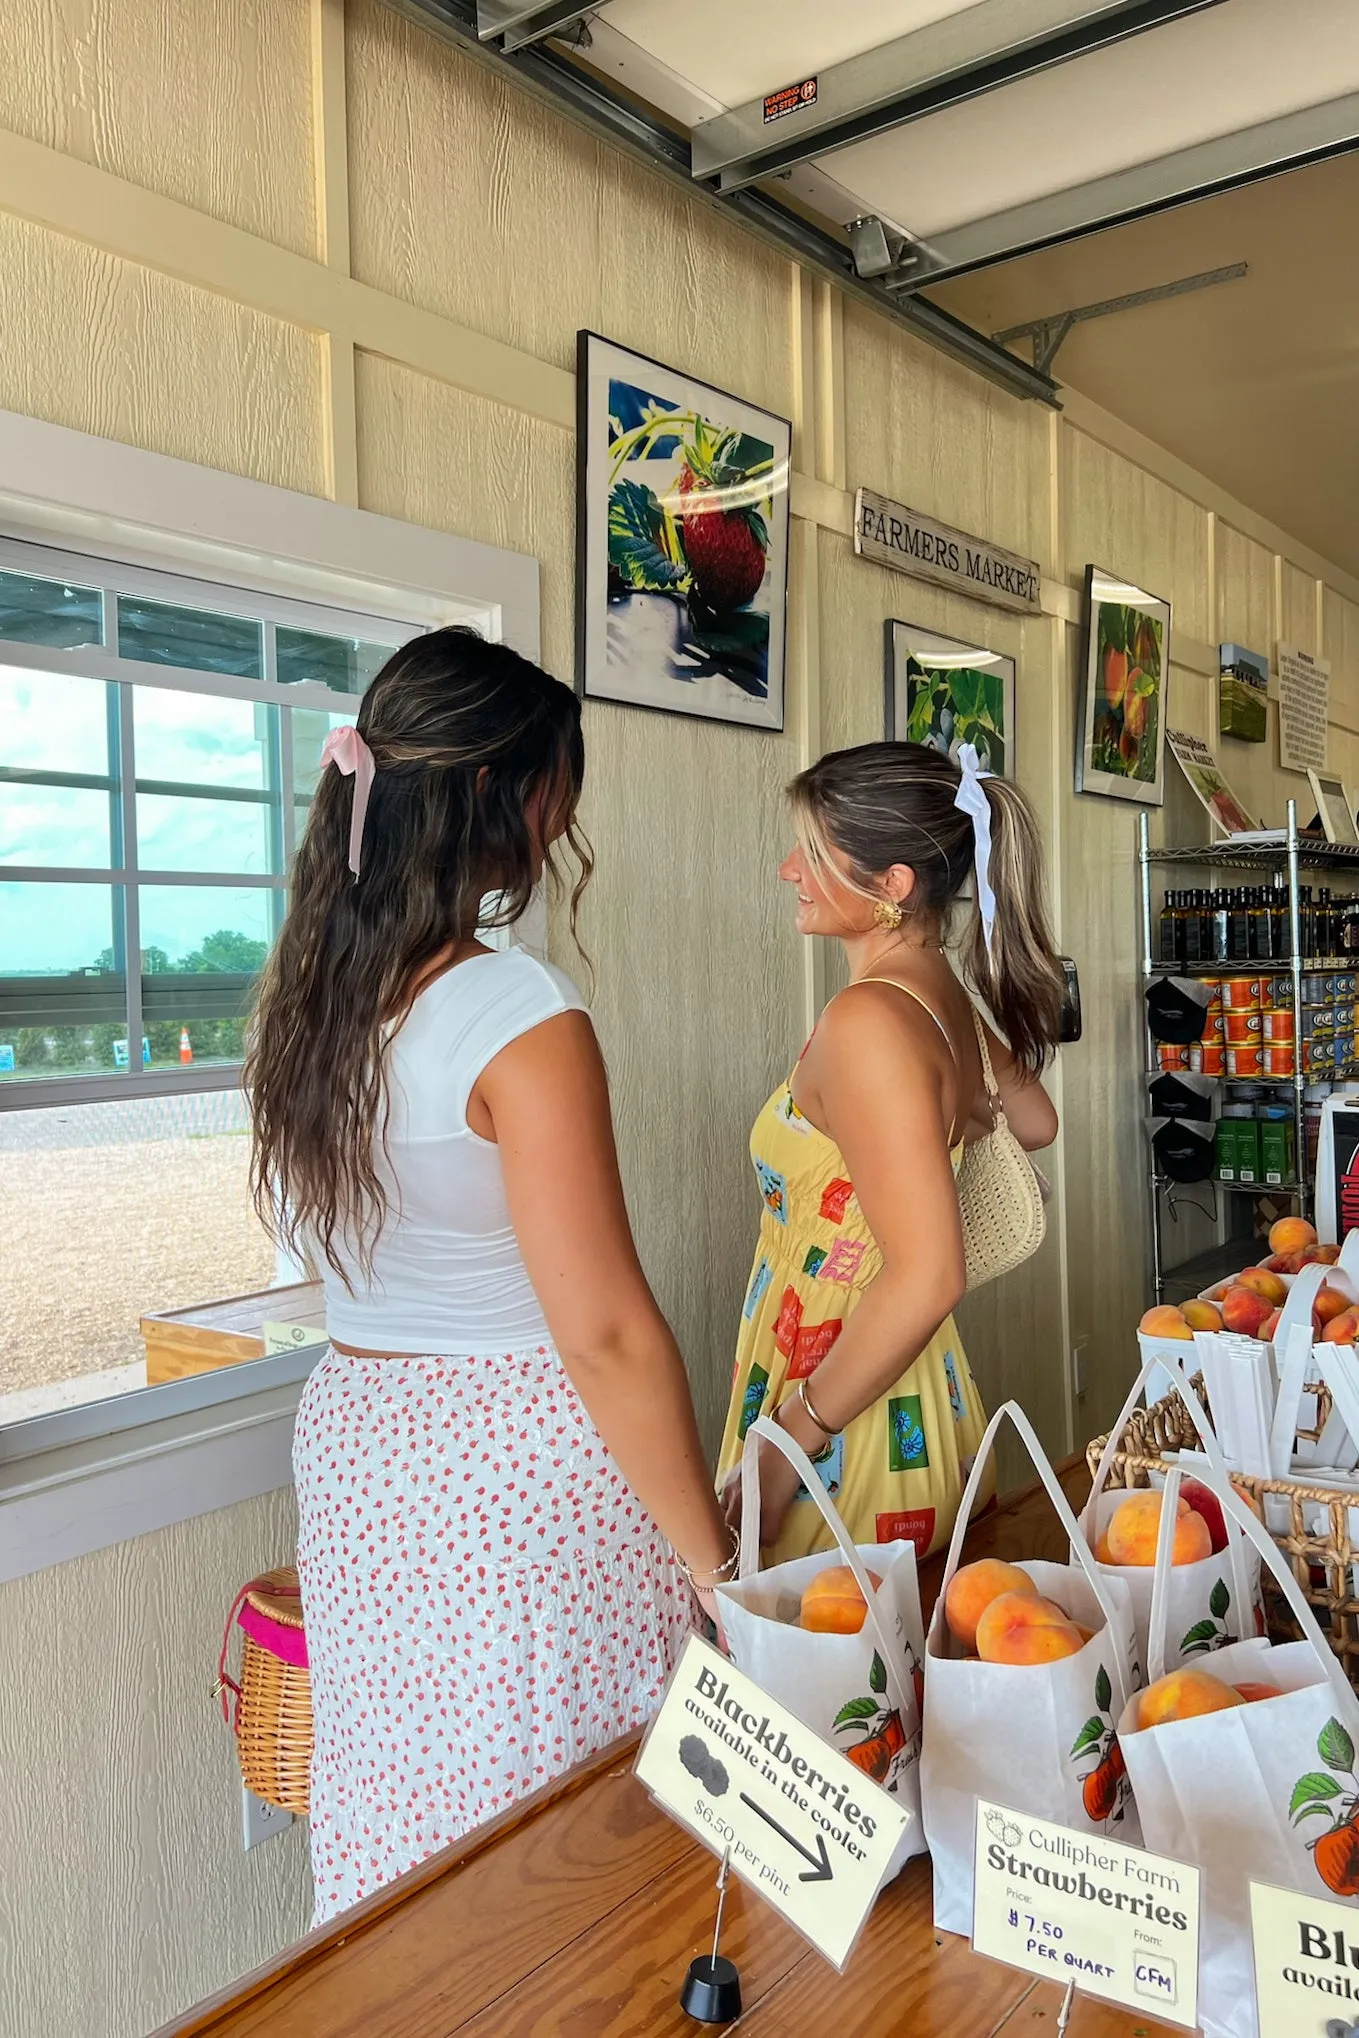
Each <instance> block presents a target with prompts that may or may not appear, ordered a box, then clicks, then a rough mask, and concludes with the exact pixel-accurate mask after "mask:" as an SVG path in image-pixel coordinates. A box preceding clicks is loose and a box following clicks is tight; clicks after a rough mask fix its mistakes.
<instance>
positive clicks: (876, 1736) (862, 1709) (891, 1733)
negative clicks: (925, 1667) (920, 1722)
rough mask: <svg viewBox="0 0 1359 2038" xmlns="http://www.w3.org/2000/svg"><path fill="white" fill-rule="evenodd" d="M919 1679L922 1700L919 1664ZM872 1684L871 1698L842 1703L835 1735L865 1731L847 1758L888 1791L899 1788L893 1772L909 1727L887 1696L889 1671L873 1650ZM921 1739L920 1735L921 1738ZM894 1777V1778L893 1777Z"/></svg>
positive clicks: (917, 1685)
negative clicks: (846, 1703) (889, 1702)
mask: <svg viewBox="0 0 1359 2038" xmlns="http://www.w3.org/2000/svg"><path fill="white" fill-rule="evenodd" d="M913 1674H914V1675H915V1678H916V1703H917V1708H918V1706H919V1700H920V1682H919V1678H920V1672H919V1666H918V1665H917V1666H914V1671H913ZM868 1686H869V1690H870V1692H871V1693H872V1694H873V1696H872V1697H871V1698H852V1699H850V1701H849V1703H848V1705H842V1706H841V1708H840V1710H839V1712H838V1713H837V1714H836V1715H835V1719H834V1721H833V1722H832V1725H831V1732H832V1733H835V1734H862V1735H863V1736H864V1738H863V1740H862V1741H856V1742H855V1743H854V1745H853V1747H852V1748H846V1749H845V1750H844V1755H845V1759H846V1761H848V1762H852V1763H853V1764H854V1767H855V1768H856V1769H862V1770H863V1772H864V1775H865V1776H868V1777H871V1778H872V1780H873V1782H874V1783H881V1784H883V1785H884V1786H885V1787H886V1789H888V1790H895V1789H896V1787H897V1784H896V1778H895V1777H894V1776H893V1775H892V1769H893V1765H894V1764H895V1762H896V1759H897V1757H898V1755H901V1754H903V1753H904V1752H905V1750H906V1748H907V1745H908V1744H907V1740H906V1729H905V1727H904V1726H903V1725H902V1719H901V1714H900V1713H899V1712H898V1711H897V1708H896V1707H895V1706H894V1705H889V1704H888V1702H887V1699H886V1697H885V1695H884V1694H885V1693H886V1690H887V1670H886V1666H885V1665H884V1663H883V1660H882V1657H881V1656H880V1655H879V1654H878V1653H877V1651H876V1649H875V1650H874V1652H873V1660H872V1662H871V1663H870V1664H869V1666H868ZM917 1739H918V1737H917ZM889 1779H890V1780H889Z"/></svg>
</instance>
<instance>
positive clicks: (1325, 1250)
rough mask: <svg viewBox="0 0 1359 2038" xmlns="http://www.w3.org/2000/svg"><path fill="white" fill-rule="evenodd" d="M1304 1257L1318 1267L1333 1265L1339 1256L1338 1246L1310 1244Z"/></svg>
mask: <svg viewBox="0 0 1359 2038" xmlns="http://www.w3.org/2000/svg"><path fill="white" fill-rule="evenodd" d="M1304 1258H1305V1259H1307V1260H1309V1261H1311V1262H1312V1263H1313V1264H1314V1265H1316V1266H1319V1267H1333V1266H1334V1265H1335V1263H1336V1261H1337V1260H1338V1259H1339V1258H1340V1248H1339V1246H1338V1245H1311V1246H1308V1248H1307V1251H1306V1253H1305V1254H1304Z"/></svg>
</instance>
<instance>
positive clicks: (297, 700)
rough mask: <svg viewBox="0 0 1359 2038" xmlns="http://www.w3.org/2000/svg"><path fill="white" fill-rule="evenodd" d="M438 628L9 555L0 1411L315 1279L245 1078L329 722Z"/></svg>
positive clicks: (3, 601) (121, 1373) (112, 1381)
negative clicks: (220, 1313)
mask: <svg viewBox="0 0 1359 2038" xmlns="http://www.w3.org/2000/svg"><path fill="white" fill-rule="evenodd" d="M425 627H428V622H427V620H426V619H421V620H419V621H416V620H412V619H406V620H400V619H393V618H392V617H390V616H385V617H379V616H374V615H367V614H354V613H349V612H346V611H343V610H333V609H328V608H324V607H317V606H315V605H312V604H310V603H306V602H302V601H294V600H291V599H288V598H285V597H282V596H275V595H272V594H268V595H266V594H252V593H249V592H246V591H244V590H241V589H238V588H230V587H226V586H222V585H219V584H217V583H214V582H201V581H192V580H187V579H184V578H181V577H179V576H175V575H171V574H168V573H161V572H156V571H153V570H150V569H146V568H143V567H133V566H123V565H118V564H116V563H114V562H110V561H100V560H97V559H92V558H89V557H85V556H83V555H79V554H73V553H64V552H59V551H53V550H48V549H46V548H44V547H40V546H34V545H30V544H25V543H21V542H19V541H17V540H16V541H9V540H0V1203H2V1204H3V1207H4V1208H5V1210H6V1213H7V1216H6V1231H7V1240H6V1245H5V1249H4V1254H3V1257H4V1260H5V1263H6V1268H7V1280H6V1286H7V1293H6V1298H5V1307H4V1309H3V1311H0V1421H5V1420H13V1419H15V1418H17V1417H21V1416H24V1415H28V1414H31V1413H35V1412H38V1411H39V1410H43V1409H47V1408H50V1407H52V1406H55V1405H61V1404H62V1403H70V1402H74V1401H77V1400H81V1399H91V1398H97V1397H99V1396H100V1395H104V1394H112V1393H116V1392H121V1391H123V1390H124V1389H126V1388H127V1387H131V1386H137V1385H140V1384H142V1383H143V1382H144V1380H145V1377H146V1376H145V1370H144V1367H142V1365H141V1364H140V1361H141V1360H142V1357H143V1347H142V1341H141V1334H140V1329H139V1324H140V1319H141V1317H142V1316H143V1315H146V1314H152V1313H159V1312H163V1311H169V1310H176V1309H185V1308H189V1307H195V1306H197V1305H198V1304H200V1303H205V1302H209V1301H212V1300H214V1299H216V1298H219V1297H224V1296H230V1295H233V1294H240V1293H243V1292H246V1291H249V1290H255V1289H261V1288H268V1287H270V1286H271V1285H273V1284H274V1282H275V1279H276V1277H277V1278H285V1279H292V1278H295V1274H294V1272H293V1270H290V1269H287V1268H286V1267H279V1266H276V1264H275V1257H274V1252H273V1248H272V1246H271V1245H270V1243H269V1241H268V1239H267V1238H266V1236H265V1234H264V1232H263V1230H262V1228H261V1227H260V1225H259V1223H258V1221H257V1219H256V1218H255V1216H254V1213H253V1211H252V1209H251V1207H250V1202H249V1197H248V1192H247V1166H248V1152H249V1140H248V1132H247V1123H246V1114H245V1106H244V1100H243V1099H242V1097H241V1095H240V1090H239V1064H240V1059H241V1054H242V1047H243V1031H244V1024H245V1017H246V1013H247V1010H248V1006H249V1001H250V997H251V994H252V990H253V986H254V983H255V979H256V977H257V975H258V973H259V970H260V967H261V965H262V964H263V962H264V959H265V957H266V955H267V954H268V951H269V947H270V944H271V943H272V941H273V939H274V936H275V935H276V933H277V932H278V928H279V924H280V921H281V918H282V915H283V911H284V902H285V887H286V882H287V870H288V866H289V861H290V859H291V856H292V852H293V849H294V847H295V844H296V841H297V836H298V832H299V829H300V827H301V826H302V824H303V822H304V820H305V816H306V809H307V807H308V805H309V803H310V800H311V797H312V793H313V791H314V788H315V785H316V780H317V776H318V773H319V770H320V756H321V747H322V744H323V743H324V741H325V739H326V736H327V734H328V732H329V731H330V730H331V729H332V728H334V727H336V726H337V725H338V724H340V723H342V722H347V721H352V720H353V719H354V716H355V714H356V712H357V707H358V701H359V698H360V696H361V695H362V693H363V690H364V688H365V687H366V686H367V685H368V683H369V681H370V680H371V679H372V678H373V676H374V674H375V673H376V672H377V671H378V670H379V668H380V667H381V666H382V664H383V663H384V662H385V660H386V659H387V657H388V656H389V655H390V653H391V650H392V648H393V647H394V646H395V645H397V644H399V643H402V642H404V641H405V640H406V639H407V638H409V637H410V636H411V635H413V634H414V633H415V631H417V630H419V629H421V628H425Z"/></svg>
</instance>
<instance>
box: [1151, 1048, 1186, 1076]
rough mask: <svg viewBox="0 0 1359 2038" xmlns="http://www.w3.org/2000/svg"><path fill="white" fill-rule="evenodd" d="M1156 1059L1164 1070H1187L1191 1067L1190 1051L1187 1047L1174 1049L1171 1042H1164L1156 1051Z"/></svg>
mask: <svg viewBox="0 0 1359 2038" xmlns="http://www.w3.org/2000/svg"><path fill="white" fill-rule="evenodd" d="M1156 1059H1157V1061H1158V1062H1159V1063H1160V1065H1161V1067H1162V1068H1163V1069H1187V1068H1188V1066H1189V1049H1188V1048H1187V1047H1174V1046H1172V1045H1171V1044H1170V1043H1169V1042H1163V1043H1162V1044H1161V1046H1160V1047H1158V1048H1157V1050H1156Z"/></svg>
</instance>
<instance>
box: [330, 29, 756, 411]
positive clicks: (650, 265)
mask: <svg viewBox="0 0 1359 2038" xmlns="http://www.w3.org/2000/svg"><path fill="white" fill-rule="evenodd" d="M349 23H350V26H349V79H350V85H349V140H350V161H351V173H352V198H351V234H352V247H353V261H354V273H355V274H356V275H357V276H361V277H362V278H363V280H364V281H365V282H368V283H372V284H375V285H376V286H377V287H378V288H379V289H382V290H386V291H390V292H391V293H392V295H393V296H396V297H403V298H406V299H408V300H409V301H410V302H412V303H416V304H420V305H423V306H425V307H426V308H428V309H429V310H432V311H437V312H442V313H443V314H444V315H445V316H446V317H448V318H453V319H457V320H459V321H460V322H462V323H464V324H466V325H469V326H471V327H473V328H474V329H475V330H476V331H478V332H484V333H489V334H493V335H494V336H495V337H496V338H498V339H503V340H506V341H508V342H509V343H510V344H512V345H514V346H518V347H522V348H523V349H525V351H526V352H528V353H531V354H534V355H536V356H537V357H538V358H539V359H541V360H546V361H552V362H554V363H556V364H557V365H558V366H560V367H566V368H569V367H571V366H573V365H574V361H575V340H576V332H577V329H578V328H580V327H582V326H589V327H590V328H592V329H593V330H594V331H596V332H602V333H604V334H606V335H607V337H608V338H610V339H614V340H618V341H620V342H621V343H622V344H624V345H626V346H629V347H635V348H636V349H637V350H638V351H639V352H641V353H644V354H650V355H653V356H655V357H656V358H658V359H660V360H662V361H666V362H670V363H673V364H674V365H675V366H677V367H681V368H683V369H686V370H687V371H688V372H690V373H692V374H695V375H698V376H701V377H703V378H704V379H705V380H707V381H710V382H715V383H717V384H718V385H719V386H720V387H722V388H726V389H732V390H735V391H736V392H737V393H738V394H739V395H741V396H744V397H747V398H749V399H750V400H751V401H752V402H755V403H760V404H763V405H765V406H766V408H768V409H771V410H774V411H777V412H778V413H779V414H780V415H781V416H785V417H786V416H787V415H788V411H789V406H790V400H791V398H790V374H791V369H790V340H789V318H788V303H789V293H790V289H791V273H790V267H789V264H788V263H787V261H785V260H784V259H783V258H781V257H780V256H778V255H776V254H774V253H773V252H772V251H771V250H769V249H767V248H765V247H763V246H762V245H761V243H760V242H758V241H756V240H754V239H752V238H751V236H750V235H749V234H746V233H744V232H743V231H742V230H741V229H740V228H739V227H738V226H736V225H735V224H734V223H732V222H731V221H729V220H726V219H723V218H721V217H719V216H718V215H717V214H716V213H715V212H714V211H713V209H712V208H711V207H710V206H709V205H707V204H705V203H704V202H703V201H701V200H699V199H696V198H693V197H691V196H689V195H688V194H687V193H686V192H684V191H683V190H682V189H680V188H679V187H678V186H676V185H673V184H671V183H670V182H669V181H668V180H666V179H665V178H662V177H659V176H657V175H655V174H654V173H653V172H650V171H648V170H646V169H645V168H644V167H643V166H641V165H640V164H638V163H636V162H634V161H633V160H632V158H631V157H628V156H625V155H622V154H620V153H619V152H618V151H617V150H616V149H612V148H609V147H607V146H606V145H605V144H604V143H602V142H597V141H595V140H594V139H593V138H592V137H591V136H590V135H588V134H586V133H585V132H584V131H583V130H582V129H580V128H578V127H574V126H572V125H571V124H570V123H568V122H566V121H563V120H562V119H561V118H560V117H559V116H557V115H554V114H552V113H551V112H549V111H548V110H547V109H546V108H545V107H542V106H540V105H538V104H537V102H536V101H534V100H532V99H530V98H528V97H526V96H525V95H524V94H523V93H522V92H518V91H516V90H515V89H514V88H513V87H512V86H511V85H510V84H509V83H508V82H507V81H506V80H505V79H503V78H500V77H497V76H496V75H495V74H494V73H492V72H491V71H490V70H488V69H487V68H486V67H485V66H484V65H482V64H478V63H476V62H475V61H473V60H471V59H468V58H466V57H462V56H460V55H459V54H458V53H457V52H456V51H455V50H453V49H451V48H450V47H449V46H448V44H447V43H445V42H442V41H440V40H439V39H438V38H437V37H435V36H432V35H430V34H428V33H426V32H425V31H424V30H423V29H421V28H419V27H417V26H415V25H414V24H413V23H411V22H409V21H406V20H404V19H403V18H402V17H400V16H399V15H397V14H396V13H395V12H394V11H393V10H392V8H391V7H389V6H386V5H384V4H383V0H354V4H351V6H350V9H349ZM511 250H512V251H513V253H512V256H511V252H510V251H511ZM736 305H739V306H740V315H739V317H733V316H732V315H731V311H732V307H733V306H736Z"/></svg>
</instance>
